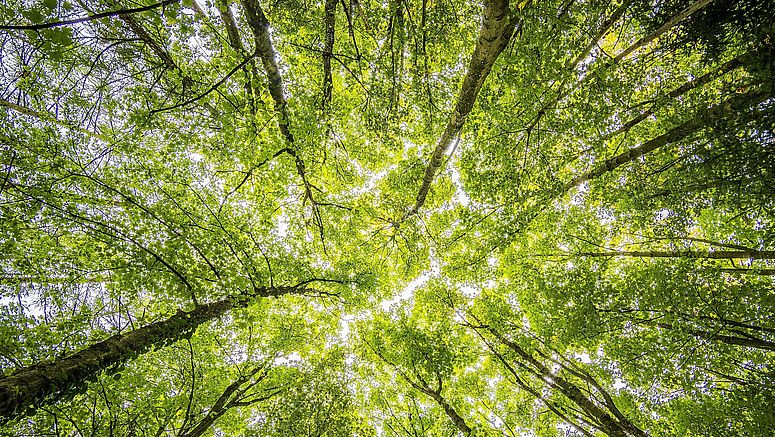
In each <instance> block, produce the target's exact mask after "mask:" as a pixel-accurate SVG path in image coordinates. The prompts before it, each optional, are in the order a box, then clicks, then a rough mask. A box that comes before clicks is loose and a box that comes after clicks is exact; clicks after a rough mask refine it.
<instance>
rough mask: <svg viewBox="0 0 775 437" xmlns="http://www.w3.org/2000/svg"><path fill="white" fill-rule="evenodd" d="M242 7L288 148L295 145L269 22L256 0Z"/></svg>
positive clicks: (245, 1)
mask: <svg viewBox="0 0 775 437" xmlns="http://www.w3.org/2000/svg"><path fill="white" fill-rule="evenodd" d="M242 6H243V8H244V9H245V18H246V19H247V22H248V25H250V29H251V31H252V32H253V37H254V39H255V45H256V53H258V56H259V57H260V58H261V64H262V65H263V66H264V72H265V73H266V78H267V81H268V84H269V94H270V95H271V96H272V100H274V108H275V112H276V113H277V116H278V118H279V119H278V120H277V124H278V126H279V127H280V132H282V134H283V136H284V137H285V140H286V141H287V143H288V145H289V146H293V145H294V144H295V140H294V138H293V134H292V133H291V129H290V120H289V119H288V101H287V100H286V98H285V92H284V91H283V78H282V75H281V74H280V66H279V65H278V64H277V53H276V52H275V49H274V46H273V45H272V37H271V36H270V34H269V20H268V19H267V18H266V15H264V11H263V10H262V9H261V6H259V4H258V1H257V0H242Z"/></svg>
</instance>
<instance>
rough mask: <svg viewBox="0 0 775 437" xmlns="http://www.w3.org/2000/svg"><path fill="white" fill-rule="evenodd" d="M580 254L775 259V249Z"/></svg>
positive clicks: (594, 254)
mask: <svg viewBox="0 0 775 437" xmlns="http://www.w3.org/2000/svg"><path fill="white" fill-rule="evenodd" d="M577 255H578V256H587V257H596V258H608V257H615V256H627V257H633V258H697V259H775V250H715V251H712V252H700V251H693V250H686V251H659V250H645V251H637V250H635V251H606V252H581V253H578V254H577Z"/></svg>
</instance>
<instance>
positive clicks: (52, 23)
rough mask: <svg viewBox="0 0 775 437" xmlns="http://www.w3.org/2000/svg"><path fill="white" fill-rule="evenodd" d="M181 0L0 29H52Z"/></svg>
mask: <svg viewBox="0 0 775 437" xmlns="http://www.w3.org/2000/svg"><path fill="white" fill-rule="evenodd" d="M178 2H180V0H164V1H161V2H159V3H154V4H152V5H148V6H143V7H140V8H132V9H122V10H119V11H110V12H101V13H99V14H94V15H89V16H87V17H81V18H73V19H72V20H62V21H50V22H48V23H40V24H29V25H4V26H0V30H41V29H50V28H52V27H60V26H68V25H70V24H78V23H85V22H87V21H93V20H99V19H100V18H106V17H116V16H122V15H128V14H136V13H139V12H145V11H150V10H152V9H156V8H161V7H164V6H167V5H171V4H173V3H178Z"/></svg>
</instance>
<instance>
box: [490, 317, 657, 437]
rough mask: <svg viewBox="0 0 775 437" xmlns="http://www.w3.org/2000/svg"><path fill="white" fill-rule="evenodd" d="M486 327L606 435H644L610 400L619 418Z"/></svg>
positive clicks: (610, 407)
mask: <svg viewBox="0 0 775 437" xmlns="http://www.w3.org/2000/svg"><path fill="white" fill-rule="evenodd" d="M487 329H488V331H490V333H492V334H493V335H494V336H495V337H496V338H497V339H498V340H499V341H500V342H501V343H503V344H504V345H506V346H507V347H508V348H509V349H511V350H512V351H514V352H515V353H516V354H517V355H518V356H519V357H520V358H521V359H522V360H524V362H525V364H529V365H530V366H533V368H534V369H535V370H534V372H535V373H537V374H538V375H540V377H541V379H542V380H543V381H544V382H546V383H547V384H548V385H549V386H551V387H554V388H556V389H557V390H558V391H559V392H560V393H562V395H563V396H565V397H566V398H568V400H570V401H571V402H573V403H574V404H576V405H577V406H578V407H579V408H580V409H581V410H582V411H584V412H585V413H586V414H587V415H589V417H591V418H594V419H595V421H597V422H598V424H599V426H600V427H601V430H602V431H603V432H605V433H606V434H607V435H609V436H614V437H627V436H631V435H632V436H638V437H645V436H646V433H645V432H644V431H643V430H641V429H640V428H638V427H637V426H635V425H634V424H633V423H632V422H630V421H629V420H627V419H626V418H625V417H624V416H622V415H621V413H619V410H618V408H617V407H616V405H614V404H613V401H612V400H611V401H610V402H611V405H608V406H607V408H608V409H609V410H610V411H612V412H616V413H618V414H615V415H616V416H617V417H618V418H619V420H617V419H615V418H614V417H612V415H611V414H609V413H608V412H607V411H605V410H604V409H603V408H601V407H600V406H598V405H597V404H596V403H595V402H594V401H592V399H590V398H589V397H588V396H586V395H585V394H584V393H583V392H582V391H581V389H580V388H579V387H578V386H577V385H576V384H574V383H573V382H571V381H569V380H567V379H565V378H562V377H561V376H559V375H558V374H556V373H554V372H553V371H552V370H551V369H549V368H548V367H547V366H545V365H544V364H543V363H541V362H540V361H538V360H537V359H536V358H535V357H533V355H532V354H530V353H529V352H527V351H526V350H524V349H523V348H522V347H521V346H520V345H518V344H517V343H515V342H513V341H510V340H509V339H507V338H505V337H504V336H503V335H501V334H500V333H499V332H498V331H496V330H495V329H493V328H491V327H487ZM596 385H597V384H596ZM597 386H598V387H599V389H600V390H602V388H601V387H600V386H599V385H597ZM605 398H606V401H609V400H610V399H611V397H610V396H608V394H607V393H606V396H605Z"/></svg>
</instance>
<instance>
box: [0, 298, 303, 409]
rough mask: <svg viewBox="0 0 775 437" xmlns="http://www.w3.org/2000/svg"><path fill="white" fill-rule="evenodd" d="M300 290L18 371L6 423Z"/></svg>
mask: <svg viewBox="0 0 775 437" xmlns="http://www.w3.org/2000/svg"><path fill="white" fill-rule="evenodd" d="M304 291H305V290H304V289H298V288H295V287H277V288H263V287H262V288H259V289H257V290H255V291H254V292H252V293H250V294H242V295H237V296H233V297H229V298H227V299H223V300H220V301H216V302H212V303H209V304H206V305H199V306H197V307H196V308H195V309H194V310H192V311H189V312H185V311H180V310H179V311H178V312H177V313H176V314H175V315H173V316H172V317H170V318H168V319H166V320H161V321H158V322H154V323H151V324H149V325H147V326H144V327H142V328H139V329H135V330H133V331H130V332H128V333H126V334H116V335H113V336H111V337H109V338H107V339H105V340H103V341H101V342H99V343H96V344H93V345H92V346H89V347H87V348H86V349H83V350H81V351H78V352H76V353H74V354H72V355H68V356H66V357H63V358H58V359H55V360H54V361H51V362H47V363H40V364H36V365H33V366H29V367H25V368H22V369H19V370H17V371H16V372H14V373H13V374H12V375H9V376H5V377H2V378H0V422H2V421H4V420H8V419H12V418H15V417H19V416H21V415H22V414H23V413H25V411H26V410H27V409H28V408H30V407H34V408H37V407H38V406H41V405H44V404H48V403H51V402H53V401H55V400H58V399H61V398H69V397H72V396H73V395H74V394H75V393H74V392H75V391H76V390H77V389H79V388H81V387H82V386H83V384H84V383H86V381H87V380H89V379H92V378H95V377H96V376H97V375H98V374H99V373H100V372H102V371H104V370H108V369H110V368H112V367H115V366H117V365H120V364H122V363H124V362H126V361H128V360H130V359H131V358H133V357H136V356H137V355H140V354H143V353H145V352H147V351H149V350H151V349H152V348H155V347H162V346H165V345H168V344H170V343H173V342H175V341H177V340H180V339H181V338H184V337H185V336H187V335H190V334H191V333H192V332H193V331H194V330H196V328H197V327H198V326H199V325H201V324H202V323H205V322H207V321H209V320H213V319H216V318H218V317H220V316H221V315H223V314H224V313H225V312H227V311H229V310H230V309H232V308H235V307H245V306H247V305H248V303H250V302H251V301H252V300H253V299H254V298H256V297H260V296H261V297H268V296H281V295H284V294H288V293H303V292H304Z"/></svg>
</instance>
